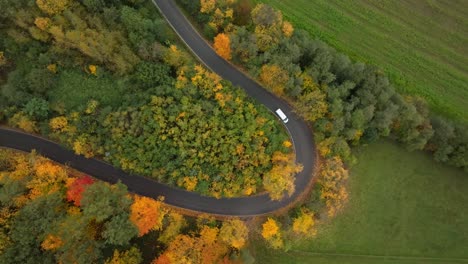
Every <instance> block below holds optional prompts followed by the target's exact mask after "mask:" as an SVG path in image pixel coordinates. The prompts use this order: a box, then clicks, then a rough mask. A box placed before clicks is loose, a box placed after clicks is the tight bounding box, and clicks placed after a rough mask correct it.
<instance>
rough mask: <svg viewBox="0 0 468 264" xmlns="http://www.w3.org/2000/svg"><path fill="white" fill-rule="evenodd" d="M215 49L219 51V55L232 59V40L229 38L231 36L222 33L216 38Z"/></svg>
mask: <svg viewBox="0 0 468 264" xmlns="http://www.w3.org/2000/svg"><path fill="white" fill-rule="evenodd" d="M213 46H214V49H215V51H216V53H218V55H219V56H221V57H222V58H224V59H226V60H230V59H231V40H230V39H229V36H228V35H226V34H224V33H220V34H218V35H217V36H216V37H215V38H214V44H213Z"/></svg>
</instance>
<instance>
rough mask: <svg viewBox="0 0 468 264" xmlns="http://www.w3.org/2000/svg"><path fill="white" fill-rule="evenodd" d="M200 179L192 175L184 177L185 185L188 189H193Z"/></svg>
mask: <svg viewBox="0 0 468 264" xmlns="http://www.w3.org/2000/svg"><path fill="white" fill-rule="evenodd" d="M197 183H198V179H197V177H194V176H190V177H184V183H183V186H184V187H185V189H186V190H187V191H193V190H195V188H196V187H197Z"/></svg>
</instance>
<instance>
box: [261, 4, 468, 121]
mask: <svg viewBox="0 0 468 264" xmlns="http://www.w3.org/2000/svg"><path fill="white" fill-rule="evenodd" d="M255 1H256V2H263V3H267V4H269V5H272V6H273V7H275V8H277V9H280V10H281V11H282V12H283V14H284V16H285V17H286V18H287V19H288V20H290V21H291V22H292V23H293V24H294V25H295V27H296V28H302V29H305V30H307V31H309V32H310V33H311V34H312V35H313V36H314V37H315V38H318V39H320V40H323V41H325V42H327V43H329V44H330V45H331V46H333V47H335V48H336V49H337V50H339V51H341V52H343V53H345V54H347V55H349V56H350V57H351V58H353V59H354V60H358V61H363V62H366V63H370V64H374V65H377V66H378V67H380V68H383V69H384V70H385V71H386V73H387V74H388V75H389V76H390V78H391V80H392V81H393V83H394V84H395V86H396V87H397V89H398V90H399V91H402V92H405V93H409V94H413V95H420V96H422V97H424V98H425V99H426V100H427V101H428V103H429V104H430V106H431V108H432V109H433V110H435V111H436V112H439V113H443V114H445V115H448V116H450V117H454V118H456V119H458V120H462V121H463V122H465V123H468V107H467V105H466V104H467V102H468V15H467V14H468V1H466V0H440V1H435V0H402V1H392V0H385V1H373V0H359V1H356V0H346V1H343V0H313V1H311V0H290V1H285V0H255Z"/></svg>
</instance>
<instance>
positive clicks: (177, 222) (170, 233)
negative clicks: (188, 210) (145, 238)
mask: <svg viewBox="0 0 468 264" xmlns="http://www.w3.org/2000/svg"><path fill="white" fill-rule="evenodd" d="M166 219H167V225H166V226H165V227H164V229H163V232H162V234H161V235H160V236H159V238H158V240H159V241H161V242H163V243H166V244H167V243H169V241H171V240H172V239H174V238H175V237H176V236H177V235H178V234H179V233H180V230H181V229H182V228H183V227H185V226H186V225H187V221H186V220H185V218H184V216H183V215H181V214H179V213H176V212H169V214H168V215H167V218H166Z"/></svg>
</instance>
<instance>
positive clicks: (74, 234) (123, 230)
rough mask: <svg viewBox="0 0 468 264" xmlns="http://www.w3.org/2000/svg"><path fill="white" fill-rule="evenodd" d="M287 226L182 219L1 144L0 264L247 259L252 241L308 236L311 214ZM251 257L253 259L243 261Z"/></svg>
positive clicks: (156, 203)
mask: <svg viewBox="0 0 468 264" xmlns="http://www.w3.org/2000/svg"><path fill="white" fill-rule="evenodd" d="M291 221H292V226H291V228H290V229H285V228H282V229H280V228H281V226H280V225H279V223H278V222H276V221H275V220H274V219H271V218H268V219H266V221H264V222H263V221H253V223H256V222H258V224H251V225H249V227H248V226H247V224H246V223H245V222H243V221H241V220H239V219H235V218H231V219H225V220H223V221H218V220H215V219H214V218H211V217H209V216H206V215H200V216H199V217H198V218H192V217H185V216H183V215H182V214H180V213H179V212H178V211H176V210H174V209H171V208H169V207H168V206H166V205H165V204H164V203H163V199H162V198H161V200H153V199H150V198H146V197H140V196H137V195H131V194H129V193H128V192H127V189H126V187H125V186H124V185H123V184H121V183H117V184H114V185H110V184H107V183H104V182H100V181H97V180H95V179H93V178H91V177H90V176H87V175H82V174H80V173H78V172H74V171H71V170H70V169H69V168H67V167H64V166H61V165H57V164H55V163H53V162H52V161H50V160H48V159H45V158H43V157H41V156H39V155H37V154H36V153H35V152H32V153H30V154H25V153H19V152H15V151H11V150H6V149H0V262H1V263H78V264H81V263H83V264H88V263H108V264H115V263H122V264H139V263H154V264H163V263H165V264H171V263H173V264H180V263H203V264H210V263H213V264H214V263H226V264H229V263H232V264H234V263H252V262H251V261H252V259H253V258H252V256H251V255H250V254H249V253H248V251H247V250H246V249H245V247H246V246H247V245H248V241H249V238H252V237H256V238H259V239H260V238H262V237H263V238H265V241H266V242H267V243H271V244H272V245H274V246H275V247H282V246H283V244H284V243H285V242H286V241H289V240H291V239H302V238H305V237H309V236H310V235H311V234H313V233H310V230H311V228H313V227H314V220H313V214H312V213H311V212H309V211H301V212H298V214H297V217H294V218H292V219H291ZM248 261H250V262H248Z"/></svg>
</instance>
